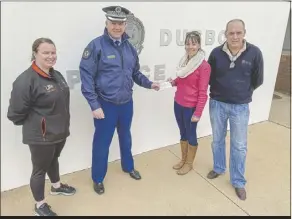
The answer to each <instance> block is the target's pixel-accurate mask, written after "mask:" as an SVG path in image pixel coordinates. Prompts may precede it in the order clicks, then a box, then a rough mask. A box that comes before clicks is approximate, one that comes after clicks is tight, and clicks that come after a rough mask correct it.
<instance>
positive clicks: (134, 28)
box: [126, 13, 145, 55]
mask: <svg viewBox="0 0 292 219" xmlns="http://www.w3.org/2000/svg"><path fill="white" fill-rule="evenodd" d="M126 33H127V34H128V35H129V37H130V39H129V42H130V43H131V44H132V45H133V47H134V48H135V49H136V51H137V53H138V55H139V54H140V53H141V51H142V49H143V43H144V37H145V29H144V26H143V23H142V22H141V20H139V19H138V18H137V17H135V16H134V14H133V13H131V14H129V15H128V17H127V26H126Z"/></svg>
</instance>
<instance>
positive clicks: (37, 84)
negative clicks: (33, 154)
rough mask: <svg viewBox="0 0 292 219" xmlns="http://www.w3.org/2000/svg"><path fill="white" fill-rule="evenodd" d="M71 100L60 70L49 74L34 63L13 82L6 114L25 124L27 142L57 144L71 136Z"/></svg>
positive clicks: (24, 133) (17, 122)
mask: <svg viewBox="0 0 292 219" xmlns="http://www.w3.org/2000/svg"><path fill="white" fill-rule="evenodd" d="M69 103H70V91H69V87H68V85H67V83H66V81H65V79H64V77H63V76H62V75H61V73H60V72H58V71H56V70H54V69H51V71H50V75H48V74H46V73H45V72H43V71H42V70H41V69H40V68H39V67H38V66H37V65H35V64H34V63H33V64H32V65H31V66H30V67H29V68H28V69H27V70H26V71H24V72H23V73H22V74H21V75H19V76H18V77H17V79H16V80H15V81H14V83H13V88H12V92H11V98H10V102H9V108H8V114H7V117H8V119H9V120H11V121H12V122H13V123H14V124H15V125H23V127H22V133H23V143H24V144H39V145H48V144H54V143H58V142H60V141H63V140H65V139H66V138H67V137H68V136H69V135H70V132H69V126H70V112H69Z"/></svg>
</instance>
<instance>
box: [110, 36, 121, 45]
mask: <svg viewBox="0 0 292 219" xmlns="http://www.w3.org/2000/svg"><path fill="white" fill-rule="evenodd" d="M109 37H110V38H111V39H112V40H113V41H114V43H115V42H116V41H119V42H120V43H121V42H122V39H121V38H120V39H114V38H112V37H111V35H109Z"/></svg>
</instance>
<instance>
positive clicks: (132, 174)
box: [129, 170, 142, 180]
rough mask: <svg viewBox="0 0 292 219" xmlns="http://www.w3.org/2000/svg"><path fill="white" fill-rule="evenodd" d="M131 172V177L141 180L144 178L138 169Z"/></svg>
mask: <svg viewBox="0 0 292 219" xmlns="http://www.w3.org/2000/svg"><path fill="white" fill-rule="evenodd" d="M129 174H130V177H132V178H133V179H136V180H140V179H141V178H142V177H141V175H140V173H139V172H138V171H137V170H133V171H131V172H130V173H129Z"/></svg>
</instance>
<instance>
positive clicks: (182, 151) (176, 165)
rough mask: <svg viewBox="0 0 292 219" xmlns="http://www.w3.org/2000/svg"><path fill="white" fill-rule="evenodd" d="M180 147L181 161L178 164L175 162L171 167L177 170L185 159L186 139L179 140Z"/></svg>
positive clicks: (186, 151) (186, 150)
mask: <svg viewBox="0 0 292 219" xmlns="http://www.w3.org/2000/svg"><path fill="white" fill-rule="evenodd" d="M180 148H181V161H180V162H179V163H178V164H175V165H174V166H173V167H172V168H173V169H175V170H179V169H180V168H182V166H183V165H184V164H185V162H186V160H187V154H188V142H187V141H180Z"/></svg>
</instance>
